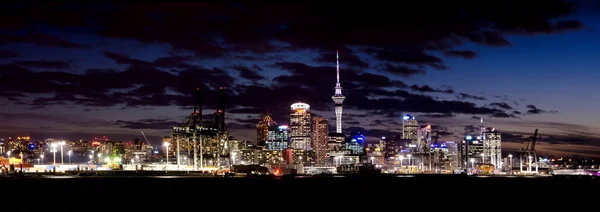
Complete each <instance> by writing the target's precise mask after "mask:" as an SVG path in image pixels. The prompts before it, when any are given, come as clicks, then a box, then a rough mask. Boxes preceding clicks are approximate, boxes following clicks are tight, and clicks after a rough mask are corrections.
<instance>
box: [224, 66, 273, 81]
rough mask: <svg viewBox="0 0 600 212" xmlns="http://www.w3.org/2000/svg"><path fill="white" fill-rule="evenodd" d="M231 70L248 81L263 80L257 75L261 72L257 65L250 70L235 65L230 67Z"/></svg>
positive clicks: (262, 77)
mask: <svg viewBox="0 0 600 212" xmlns="http://www.w3.org/2000/svg"><path fill="white" fill-rule="evenodd" d="M230 68H231V69H233V70H236V71H238V72H239V75H240V77H242V78H244V79H248V80H262V79H265V77H264V76H262V75H260V74H258V72H259V71H262V68H260V67H259V66H258V65H253V66H252V69H250V68H249V67H246V66H243V65H236V66H231V67H230Z"/></svg>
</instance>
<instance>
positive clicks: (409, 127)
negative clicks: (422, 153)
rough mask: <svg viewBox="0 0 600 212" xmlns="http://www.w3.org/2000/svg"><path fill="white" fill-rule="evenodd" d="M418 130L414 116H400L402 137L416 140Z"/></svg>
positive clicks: (417, 123)
mask: <svg viewBox="0 0 600 212" xmlns="http://www.w3.org/2000/svg"><path fill="white" fill-rule="evenodd" d="M418 130H419V122H417V119H415V117H413V116H411V115H410V114H406V115H404V116H403V117H402V139H410V140H414V141H417V140H418V139H417V131H418Z"/></svg>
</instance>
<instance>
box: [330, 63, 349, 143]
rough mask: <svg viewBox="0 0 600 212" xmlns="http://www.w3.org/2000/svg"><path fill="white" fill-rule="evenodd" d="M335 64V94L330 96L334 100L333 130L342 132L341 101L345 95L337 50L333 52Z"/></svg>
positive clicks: (342, 101)
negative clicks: (341, 83) (343, 93)
mask: <svg viewBox="0 0 600 212" xmlns="http://www.w3.org/2000/svg"><path fill="white" fill-rule="evenodd" d="M335 57H336V64H337V69H336V70H337V75H336V76H337V78H336V79H337V83H335V94H334V95H333V96H332V97H331V99H333V102H335V132H336V133H342V103H344V99H346V97H345V96H344V95H342V86H341V85H340V57H339V53H338V51H336V52H335Z"/></svg>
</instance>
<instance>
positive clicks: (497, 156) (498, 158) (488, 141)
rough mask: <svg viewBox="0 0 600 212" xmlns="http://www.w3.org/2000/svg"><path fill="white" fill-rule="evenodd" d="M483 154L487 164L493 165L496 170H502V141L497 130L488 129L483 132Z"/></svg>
mask: <svg viewBox="0 0 600 212" xmlns="http://www.w3.org/2000/svg"><path fill="white" fill-rule="evenodd" d="M481 136H482V137H483V154H484V155H485V156H484V158H485V161H484V162H485V163H487V164H492V165H494V167H495V168H496V169H501V168H502V147H501V144H502V139H501V136H500V132H498V131H497V130H496V129H495V128H486V129H485V131H483V133H482V135H481Z"/></svg>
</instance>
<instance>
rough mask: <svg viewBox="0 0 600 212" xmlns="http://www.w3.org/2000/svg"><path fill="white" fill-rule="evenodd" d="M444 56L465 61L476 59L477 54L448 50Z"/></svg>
mask: <svg viewBox="0 0 600 212" xmlns="http://www.w3.org/2000/svg"><path fill="white" fill-rule="evenodd" d="M444 55H446V56H449V57H463V58H466V59H473V58H475V57H477V52H474V51H471V50H448V51H444Z"/></svg>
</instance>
